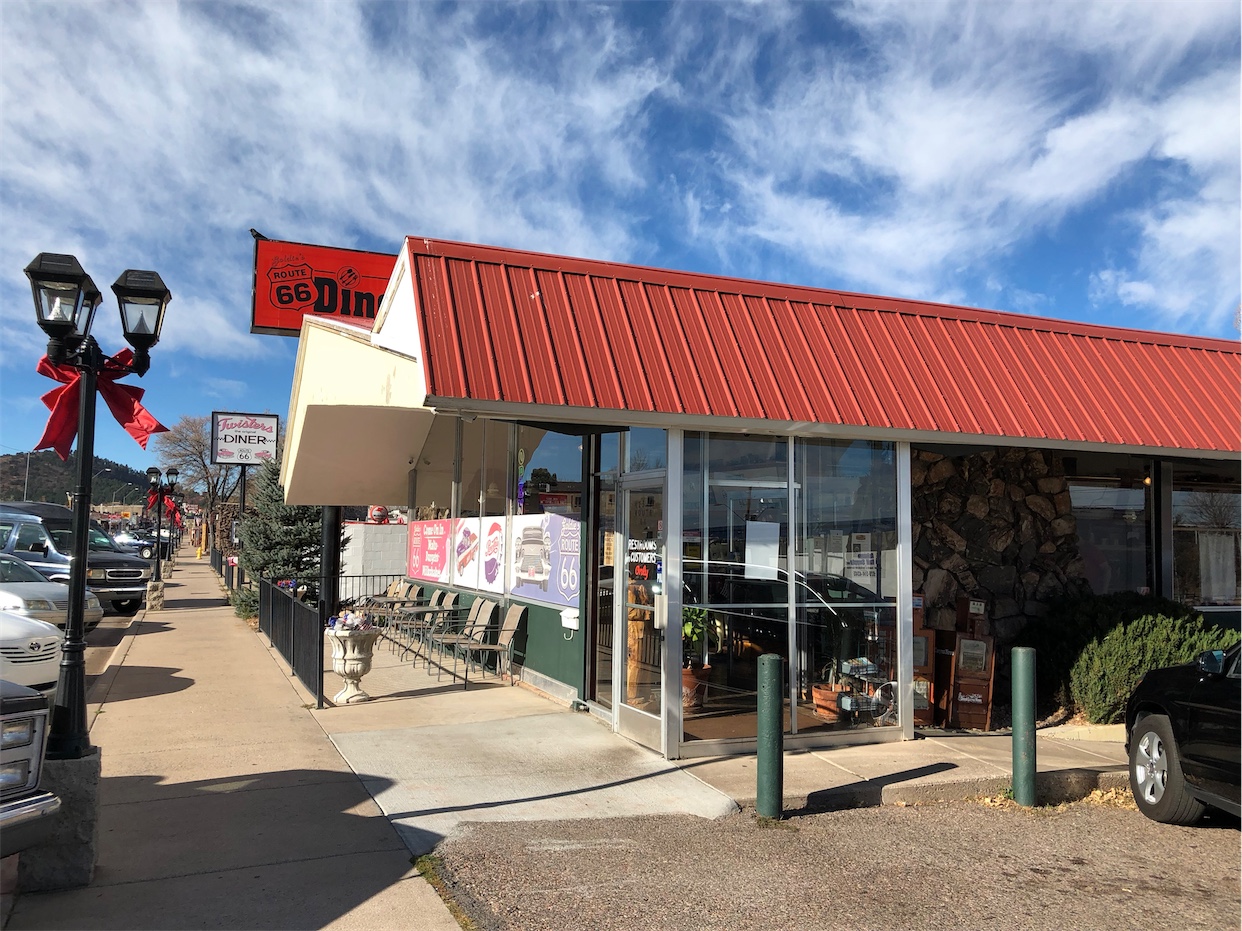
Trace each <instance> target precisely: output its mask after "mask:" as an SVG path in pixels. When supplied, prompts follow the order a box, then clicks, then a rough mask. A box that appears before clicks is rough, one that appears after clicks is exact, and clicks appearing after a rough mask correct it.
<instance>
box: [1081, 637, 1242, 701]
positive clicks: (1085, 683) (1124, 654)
mask: <svg viewBox="0 0 1242 931" xmlns="http://www.w3.org/2000/svg"><path fill="white" fill-rule="evenodd" d="M1238 636H1239V635H1238V632H1237V631H1224V630H1219V629H1217V628H1216V627H1214V626H1212V625H1211V624H1208V623H1206V622H1205V621H1204V620H1203V618H1202V617H1199V616H1197V615H1196V616H1194V617H1190V618H1185V617H1168V616H1166V615H1163V614H1149V615H1145V616H1143V617H1140V618H1137V619H1135V620H1133V621H1130V622H1128V623H1123V624H1120V625H1118V626H1116V627H1114V628H1113V629H1112V630H1110V631H1109V632H1108V633H1107V634H1105V635H1104V636H1103V637H1101V638H1099V639H1097V640H1093V641H1091V642H1090V643H1088V644H1087V645H1086V646H1085V647H1083V649H1082V651H1081V652H1080V653H1079V655H1078V659H1077V660H1076V661H1075V663H1074V665H1073V666H1072V667H1071V669H1070V696H1071V698H1072V700H1073V702H1074V704H1075V705H1076V706H1077V707H1078V708H1079V709H1080V710H1081V711H1082V712H1083V713H1084V714H1085V715H1086V716H1087V720H1089V721H1090V722H1091V723H1092V724H1115V723H1117V722H1118V721H1121V720H1122V719H1123V717H1124V715H1125V709H1126V699H1127V698H1128V697H1129V695H1130V692H1131V691H1132V690H1133V689H1134V686H1136V685H1137V684H1138V681H1139V679H1141V678H1142V677H1143V674H1144V673H1146V672H1147V670H1149V669H1158V668H1160V667H1161V666H1175V665H1178V664H1179V663H1188V662H1190V661H1191V660H1193V659H1194V658H1195V657H1196V656H1198V655H1199V654H1200V653H1202V652H1203V651H1204V650H1214V649H1218V648H1220V647H1223V646H1230V645H1232V644H1234V643H1236V642H1237V640H1238Z"/></svg>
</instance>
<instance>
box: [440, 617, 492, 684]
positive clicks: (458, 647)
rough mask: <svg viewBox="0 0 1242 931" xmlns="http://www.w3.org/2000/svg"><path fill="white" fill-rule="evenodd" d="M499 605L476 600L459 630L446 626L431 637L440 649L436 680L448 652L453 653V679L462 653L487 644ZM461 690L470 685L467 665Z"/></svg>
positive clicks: (443, 667)
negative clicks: (478, 645) (477, 645)
mask: <svg viewBox="0 0 1242 931" xmlns="http://www.w3.org/2000/svg"><path fill="white" fill-rule="evenodd" d="M498 607H499V605H497V604H496V602H494V601H492V600H491V599H490V598H482V597H480V598H476V599H475V600H474V603H473V604H472V605H471V606H470V615H469V617H468V618H467V619H466V623H465V624H463V625H462V626H461V628H460V629H459V630H454V629H453V625H451V624H450V625H448V626H447V627H446V628H445V629H443V630H441V631H440V632H439V633H437V634H434V635H433V636H432V640H433V642H434V643H435V645H436V646H438V647H439V649H440V663H439V667H440V668H439V671H438V672H437V673H436V678H437V679H439V678H440V674H441V673H442V672H444V671H445V667H446V664H447V658H448V652H449V651H450V650H452V652H453V672H452V675H453V678H454V679H456V678H457V660H458V658H459V657H461V656H462V655H463V651H464V650H466V649H468V648H469V647H471V646H474V645H476V644H483V643H486V642H487V634H488V629H489V628H490V627H491V626H492V625H493V622H494V619H495V617H496V609H497V608H498ZM462 682H463V688H464V687H468V686H469V684H470V666H469V665H468V664H467V666H466V671H465V675H464V676H463V678H462Z"/></svg>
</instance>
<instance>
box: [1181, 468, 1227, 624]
mask: <svg viewBox="0 0 1242 931" xmlns="http://www.w3.org/2000/svg"><path fill="white" fill-rule="evenodd" d="M1240 509H1242V485H1240V483H1239V473H1238V470H1237V468H1236V467H1235V468H1233V469H1228V468H1227V467H1226V466H1225V465H1224V464H1223V463H1221V464H1217V463H1212V464H1205V465H1174V466H1173V598H1174V599H1175V600H1177V601H1180V602H1183V603H1184V604H1189V605H1194V606H1196V607H1204V608H1212V607H1225V606H1236V605H1239V604H1242V590H1240V589H1239V571H1238V570H1239V556H1240V545H1239V515H1240V513H1242V511H1240Z"/></svg>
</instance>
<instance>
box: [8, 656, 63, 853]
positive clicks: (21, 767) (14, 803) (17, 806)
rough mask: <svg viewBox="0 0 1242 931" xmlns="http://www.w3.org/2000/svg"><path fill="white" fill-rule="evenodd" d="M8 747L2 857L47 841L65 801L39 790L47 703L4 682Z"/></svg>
mask: <svg viewBox="0 0 1242 931" xmlns="http://www.w3.org/2000/svg"><path fill="white" fill-rule="evenodd" d="M0 722H2V724H3V733H4V742H3V746H2V747H0V765H2V766H3V770H4V785H3V789H2V790H0V858H2V857H7V856H9V855H10V854H14V853H18V852H19V851H22V850H25V849H26V848H27V847H31V846H33V845H34V844H37V843H38V842H39V841H41V840H42V839H43V838H44V837H45V836H46V834H47V832H48V831H49V830H50V829H51V827H52V824H53V819H52V816H53V815H55V814H56V813H57V812H58V811H60V799H59V798H57V797H56V796H55V795H53V794H52V793H51V792H47V791H45V790H43V789H40V788H39V779H40V776H42V774H43V754H44V753H45V752H46V750H47V733H48V704H47V699H46V698H44V697H43V696H42V695H40V694H39V693H38V692H36V691H35V690H34V689H28V688H26V687H25V686H22V685H16V684H15V683H12V682H9V681H7V680H0Z"/></svg>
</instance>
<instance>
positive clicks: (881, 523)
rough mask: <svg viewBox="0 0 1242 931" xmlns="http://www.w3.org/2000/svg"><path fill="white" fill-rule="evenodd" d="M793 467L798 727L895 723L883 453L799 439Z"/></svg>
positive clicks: (893, 578)
mask: <svg viewBox="0 0 1242 931" xmlns="http://www.w3.org/2000/svg"><path fill="white" fill-rule="evenodd" d="M794 462H795V465H796V477H797V483H798V486H799V488H801V489H802V494H801V496H800V498H799V514H798V521H797V536H796V540H797V543H796V558H795V569H796V575H795V583H796V584H795V593H794V598H795V612H796V613H795V625H796V626H795V631H796V644H797V651H798V654H797V660H798V662H797V664H796V668H797V670H798V678H797V691H798V700H799V718H798V725H799V727H798V730H799V732H800V733H803V732H806V731H812V730H818V729H829V728H839V727H851V726H860V725H863V726H868V725H873V724H884V725H896V724H897V718H896V714H895V709H894V707H893V705H892V700H893V698H894V696H895V695H896V693H897V687H896V679H897V627H896V622H897V612H896V600H897V591H898V587H899V584H900V580H899V579H898V578H897V498H896V491H897V472H896V465H895V459H894V451H893V447H892V445H891V444H888V443H876V442H867V441H862V440H859V441H855V442H843V441H835V442H834V441H813V440H807V441H799V443H798V445H797V449H796V452H795V457H794Z"/></svg>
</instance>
